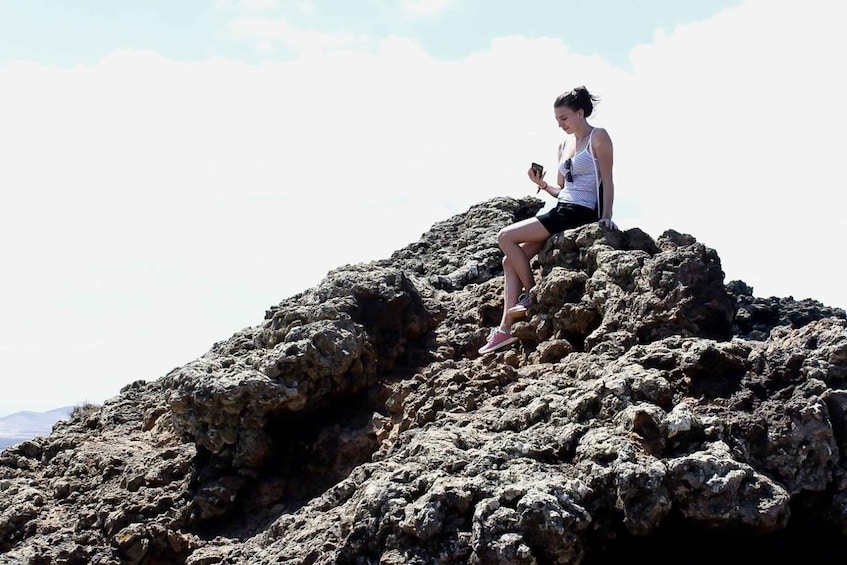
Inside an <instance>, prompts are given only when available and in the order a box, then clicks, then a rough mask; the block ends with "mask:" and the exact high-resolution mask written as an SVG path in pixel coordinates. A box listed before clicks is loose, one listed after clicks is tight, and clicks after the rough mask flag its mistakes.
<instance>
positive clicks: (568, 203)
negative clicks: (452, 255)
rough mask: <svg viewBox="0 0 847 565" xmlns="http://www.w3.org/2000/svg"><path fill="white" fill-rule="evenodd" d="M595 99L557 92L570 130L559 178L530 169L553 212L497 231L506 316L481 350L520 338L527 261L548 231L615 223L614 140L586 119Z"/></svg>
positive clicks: (529, 283) (556, 107)
mask: <svg viewBox="0 0 847 565" xmlns="http://www.w3.org/2000/svg"><path fill="white" fill-rule="evenodd" d="M596 102H597V98H596V97H595V96H592V95H591V93H589V92H588V90H587V89H586V88H585V87H584V86H580V87H577V88H574V89H573V90H571V91H569V92H565V93H563V94H561V95H559V96H558V97H557V98H556V101H555V102H554V103H553V111H554V113H555V115H556V121H557V122H558V123H559V127H560V128H562V129H563V130H565V133H567V134H568V136H569V137H568V139H566V140H565V141H564V142H563V143H562V144H561V145H560V146H559V167H558V173H559V174H558V179H557V183H556V184H555V185H553V184H549V183H547V181H545V180H544V173H543V172H539V171H538V170H536V169H535V168H533V167H530V168H529V170H528V171H527V175H528V176H529V178H530V180H531V181H532V182H534V183H535V184H536V185H538V191H539V192H540V191H542V190H543V191H544V192H546V193H548V194H551V195H552V196H555V197H556V199H557V203H556V206H555V208H553V209H552V210H550V211H549V212H547V213H545V214H540V215H538V216H535V217H534V218H528V219H526V220H523V221H520V222H517V223H514V224H512V225H510V226H508V227H505V228H503V229H502V230H500V232H499V233H498V234H497V243H498V245H500V249H502V250H503V254H504V255H505V257H504V258H503V279H504V281H503V317H502V318H501V319H500V327H499V328H493V329H492V330H491V333H490V334H489V336H488V341H487V342H486V344H485V345H483V346H482V347H481V348H480V349H479V353H480V354H481V355H485V354H486V353H491V352H492V351H496V350H498V349H500V348H502V347H505V346H507V345H510V344H512V343H514V342H516V341H517V340H518V338H516V337H514V336H513V335H512V334H511V327H512V323H513V321H514V320H515V319H518V318H523V317H524V316H526V314H527V311H528V310H529V308H530V306H531V305H532V300H531V298H530V291H531V290H532V288H533V287H534V286H535V278H534V277H533V274H532V268H531V267H530V264H529V261H530V259H531V258H532V257H533V256H535V254H536V253H538V252H539V251H541V248H542V247H543V246H544V244H545V243H546V242H547V239H549V238H550V236H552V235H554V234H557V233H560V232H563V231H565V230H568V229H572V228H576V227H579V226H582V225H585V224H589V223H591V222H594V221H598V220H599V223H600V225H601V226H602V227H604V228H607V229H617V226H615V223H614V222H613V221H612V204H613V203H614V198H615V183H614V180H613V179H612V161H613V149H612V140H611V138H610V137H609V134H608V133H607V132H606V130H605V129H603V128H596V127H594V126H592V125H590V124H589V123H588V122H587V121H586V120H587V118H588V117H589V116H591V113H592V112H593V111H594V104H595V103H596ZM601 199H602V201H601Z"/></svg>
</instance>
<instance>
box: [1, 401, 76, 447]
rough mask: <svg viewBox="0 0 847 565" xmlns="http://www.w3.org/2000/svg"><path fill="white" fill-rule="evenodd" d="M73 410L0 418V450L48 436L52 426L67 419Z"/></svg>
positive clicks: (57, 409)
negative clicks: (37, 437)
mask: <svg viewBox="0 0 847 565" xmlns="http://www.w3.org/2000/svg"><path fill="white" fill-rule="evenodd" d="M73 409H74V407H73V406H64V407H62V408H56V409H54V410H49V411H47V412H28V411H27V412H16V413H14V414H10V415H9V416H4V417H2V418H0V449H6V448H7V447H9V446H10V445H14V444H16V443H20V442H22V441H26V440H29V439H32V438H34V437H36V436H48V435H50V432H52V431H53V424H55V423H56V422H58V421H59V420H65V419H67V418H68V416H70V414H71V412H72V411H73Z"/></svg>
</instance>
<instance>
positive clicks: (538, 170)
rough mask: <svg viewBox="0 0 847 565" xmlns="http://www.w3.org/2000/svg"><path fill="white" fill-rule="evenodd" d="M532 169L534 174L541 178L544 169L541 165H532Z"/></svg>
mask: <svg viewBox="0 0 847 565" xmlns="http://www.w3.org/2000/svg"><path fill="white" fill-rule="evenodd" d="M532 169H533V170H534V171H535V172H536V173H538V176H541V175H543V174H544V167H542V166H541V165H539V164H538V163H533V164H532Z"/></svg>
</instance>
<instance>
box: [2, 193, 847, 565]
mask: <svg viewBox="0 0 847 565" xmlns="http://www.w3.org/2000/svg"><path fill="white" fill-rule="evenodd" d="M542 205H543V202H542V201H540V200H538V199H535V198H525V199H520V200H516V199H511V198H495V199H492V200H490V201H487V202H484V203H481V204H479V205H477V206H474V207H472V208H471V209H469V210H468V211H467V212H466V213H464V214H459V215H457V216H455V217H453V218H450V219H448V220H446V221H444V222H440V223H438V224H435V225H434V226H433V227H432V229H431V230H430V231H428V232H427V233H425V234H424V235H423V236H422V237H421V239H420V240H419V241H417V242H415V243H413V244H411V245H409V246H407V247H405V248H403V249H401V250H398V251H397V252H395V253H394V254H393V255H392V256H391V257H390V258H389V259H386V260H382V261H376V262H373V263H369V264H358V265H346V266H343V267H340V268H338V269H336V270H334V271H331V272H330V273H328V274H327V276H326V277H325V279H324V280H323V281H322V282H321V283H320V284H319V285H317V286H316V287H314V288H311V289H308V290H306V291H305V292H303V293H301V294H298V295H296V296H292V297H290V298H288V299H286V300H284V301H283V302H281V303H280V304H278V305H276V306H273V307H271V308H269V310H268V311H267V312H266V314H265V319H264V321H262V322H261V323H259V324H258V325H256V326H254V327H250V328H246V329H243V330H241V331H238V332H236V333H235V334H234V335H233V336H232V337H230V338H229V339H226V340H223V341H221V342H218V343H216V344H214V345H213V346H212V348H211V349H210V351H209V352H208V353H207V354H206V355H204V356H203V357H201V358H199V359H196V360H194V361H192V362H190V363H188V364H187V365H185V366H183V367H180V368H178V369H175V370H174V371H172V372H171V373H169V374H167V375H164V376H163V377H161V378H159V379H157V380H155V381H151V382H144V381H138V382H134V383H131V384H129V385H127V386H126V387H124V389H123V390H122V391H121V394H120V395H119V396H117V397H115V398H114V399H112V400H110V401H108V402H106V403H105V404H104V405H103V406H102V407H99V408H98V409H96V410H92V411H89V412H86V413H79V414H75V416H74V418H73V419H71V420H69V421H65V422H59V423H57V424H56V426H55V427H54V429H53V432H52V433H51V434H50V435H49V436H46V437H39V438H35V439H34V440H32V441H27V442H23V443H21V444H19V445H16V446H14V447H12V448H9V449H7V450H5V451H4V452H3V453H2V456H1V457H0V563H4V564H12V563H14V564H31V565H36V564H38V565H41V564H51V565H52V564H80V565H82V564H86V565H89V564H118V563H120V564H146V565H154V564H168V565H173V564H183V563H184V564H192V565H207V564H215V563H221V564H250V565H258V564H271V563H275V564H280V563H283V564H301V563H315V564H317V563H351V564H353V563H355V564H383V565H390V564H398V565H399V564H410V563H411V564H428V563H479V564H489V563H504V564H531V563H538V564H546V563H550V564H580V563H581V564H597V563H609V562H617V561H619V560H621V559H632V558H636V559H641V558H643V559H650V560H651V561H653V562H658V563H671V562H674V563H680V562H685V563H697V562H712V561H714V559H721V558H724V559H729V561H727V562H738V560H740V559H744V560H745V562H747V561H748V560H751V559H752V560H754V561H753V562H761V561H773V562H793V561H791V560H790V556H791V555H792V553H791V552H794V551H796V552H800V551H802V553H797V555H802V556H803V557H802V558H803V559H805V560H808V559H810V558H814V557H816V556H820V557H825V558H826V559H827V560H836V561H839V560H840V561H843V559H844V558H845V557H847V316H845V312H844V310H842V309H839V308H831V307H827V306H824V305H822V304H820V303H818V302H816V301H813V300H802V301H795V300H793V299H792V298H790V297H789V298H775V297H771V298H759V297H755V296H753V290H752V289H751V288H749V287H748V286H747V285H746V284H744V283H743V282H742V281H731V282H729V283H726V282H725V281H724V274H723V271H722V270H721V263H720V258H719V256H718V254H717V252H716V251H715V250H713V249H710V248H708V247H705V246H704V245H702V244H700V243H698V242H697V240H696V239H695V238H694V237H692V236H691V235H687V234H682V233H678V232H675V231H671V230H669V231H666V232H665V233H662V234H661V235H659V236H658V238H655V239H654V238H653V237H651V236H650V235H648V234H646V233H644V232H642V231H641V230H639V229H630V230H627V231H624V232H619V231H606V230H602V229H600V228H599V227H598V226H597V225H590V226H585V227H582V228H579V229H576V230H571V231H568V232H565V233H564V234H560V235H557V236H555V237H553V238H551V240H550V242H549V243H548V244H547V246H546V247H545V248H544V249H543V250H542V252H541V253H540V254H539V256H538V257H537V259H536V260H535V261H534V263H533V267H534V269H536V272H537V274H538V277H539V278H538V281H539V284H538V285H537V286H536V288H535V289H534V290H533V301H534V306H533V309H532V315H531V317H529V318H527V320H526V321H523V322H520V323H518V324H516V325H515V327H514V332H515V334H516V335H518V336H519V337H520V339H521V341H520V343H519V344H516V345H514V346H512V347H510V348H508V349H506V350H505V351H502V352H498V353H496V354H494V355H490V356H487V357H479V356H478V354H477V353H476V350H477V349H478V348H479V346H480V345H481V344H482V343H483V342H484V340H485V337H486V335H487V332H488V328H489V327H490V326H492V325H494V324H496V323H497V321H498V320H499V316H500V311H501V308H502V305H501V285H502V265H501V258H502V255H501V253H500V251H499V249H498V247H497V245H496V241H495V235H496V232H497V230H498V229H499V228H500V227H502V226H504V225H507V224H509V223H511V222H513V221H515V220H518V219H521V218H523V217H527V216H530V215H533V214H535V213H536V212H537V211H538V210H539V209H540V208H541V206H542ZM816 552H817V553H816ZM775 559H776V561H774V560H775ZM779 559H782V561H779ZM798 559H799V558H798Z"/></svg>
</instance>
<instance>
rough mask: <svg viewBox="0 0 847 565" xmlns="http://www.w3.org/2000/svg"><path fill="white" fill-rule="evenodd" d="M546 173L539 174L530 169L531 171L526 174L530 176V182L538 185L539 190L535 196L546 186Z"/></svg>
mask: <svg viewBox="0 0 847 565" xmlns="http://www.w3.org/2000/svg"><path fill="white" fill-rule="evenodd" d="M545 173H546V171H545ZM545 173H539V172H538V171H537V170H535V168H533V167H530V168H529V170H528V171H527V172H526V174H527V175H528V176H529V180H531V181H532V182H534V183H535V184H536V185H538V190H536V191H535V194H538V193H539V192H541V187H542V186H544V184H545V181H544V174H545Z"/></svg>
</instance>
